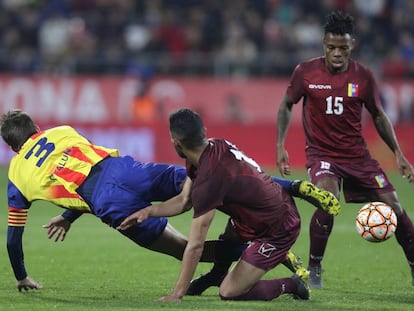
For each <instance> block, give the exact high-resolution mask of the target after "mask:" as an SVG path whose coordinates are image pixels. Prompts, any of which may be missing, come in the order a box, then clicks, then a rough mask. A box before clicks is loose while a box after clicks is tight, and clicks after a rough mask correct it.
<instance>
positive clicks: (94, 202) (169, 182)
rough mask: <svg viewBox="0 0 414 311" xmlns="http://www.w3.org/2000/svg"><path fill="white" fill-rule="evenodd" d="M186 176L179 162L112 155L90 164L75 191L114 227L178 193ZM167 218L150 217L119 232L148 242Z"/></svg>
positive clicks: (140, 242)
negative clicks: (130, 216)
mask: <svg viewBox="0 0 414 311" xmlns="http://www.w3.org/2000/svg"><path fill="white" fill-rule="evenodd" d="M186 176H187V173H186V170H185V168H184V167H182V166H175V165H167V164H157V163H141V162H138V161H135V160H134V159H133V158H132V157H130V156H124V157H113V158H112V157H111V158H106V159H105V160H103V161H101V162H100V163H98V164H96V165H95V166H94V167H93V168H92V171H91V173H90V174H89V176H88V178H87V179H86V181H85V182H84V183H83V184H82V185H81V186H80V187H79V189H78V193H79V195H80V196H81V197H82V198H83V199H84V200H85V201H86V202H87V203H88V204H89V205H90V207H91V209H92V212H93V213H94V214H95V215H96V216H97V217H99V218H100V219H101V220H102V221H103V222H104V223H106V224H108V225H109V226H111V227H113V228H116V227H117V226H118V225H119V224H120V223H121V222H122V221H123V220H124V219H125V218H126V217H128V216H129V215H131V214H132V213H134V212H136V211H138V210H140V209H142V208H145V207H147V206H149V205H151V203H153V202H157V201H165V200H168V199H170V198H172V197H173V196H175V195H177V194H179V193H180V192H181V186H182V183H183V182H184V181H185V178H186ZM167 222H168V221H167V218H165V217H157V218H149V219H147V220H146V221H144V222H142V223H141V224H139V225H135V226H133V227H132V228H130V229H128V230H125V231H121V233H122V234H124V235H126V236H128V237H129V238H130V239H131V240H133V241H134V242H136V243H137V244H139V245H142V246H149V245H151V244H152V243H153V242H154V241H155V240H157V239H158V237H159V236H160V235H161V234H162V232H163V231H164V229H165V227H166V225H167Z"/></svg>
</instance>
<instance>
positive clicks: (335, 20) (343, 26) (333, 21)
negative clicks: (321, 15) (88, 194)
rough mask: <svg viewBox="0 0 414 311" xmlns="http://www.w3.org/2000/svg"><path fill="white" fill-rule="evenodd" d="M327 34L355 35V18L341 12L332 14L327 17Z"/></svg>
mask: <svg viewBox="0 0 414 311" xmlns="http://www.w3.org/2000/svg"><path fill="white" fill-rule="evenodd" d="M324 29H325V34H327V33H331V34H333V35H340V36H343V35H345V34H350V35H353V34H354V18H353V17H352V16H351V15H349V14H346V13H344V12H341V11H334V12H331V13H330V14H329V15H327V16H326V24H325V26H324Z"/></svg>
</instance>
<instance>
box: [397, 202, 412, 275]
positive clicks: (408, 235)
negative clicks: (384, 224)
mask: <svg viewBox="0 0 414 311" xmlns="http://www.w3.org/2000/svg"><path fill="white" fill-rule="evenodd" d="M395 237H396V238H397V241H398V243H399V244H400V245H401V247H402V248H403V250H404V253H405V257H406V258H407V260H408V262H409V263H410V266H411V267H412V268H414V226H413V223H412V221H411V219H410V218H409V217H408V215H407V212H406V211H405V210H403V213H402V214H401V215H400V216H398V223H397V230H396V231H395Z"/></svg>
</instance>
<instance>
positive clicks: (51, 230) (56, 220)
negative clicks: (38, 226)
mask: <svg viewBox="0 0 414 311" xmlns="http://www.w3.org/2000/svg"><path fill="white" fill-rule="evenodd" d="M70 226H71V223H70V221H68V220H66V219H65V218H63V216H62V215H58V216H56V217H53V218H52V219H51V220H50V221H49V223H47V224H46V225H43V228H45V229H47V237H48V239H52V238H53V237H55V242H57V241H59V240H60V241H62V242H63V241H64V240H65V237H66V234H67V233H68V231H69V229H70Z"/></svg>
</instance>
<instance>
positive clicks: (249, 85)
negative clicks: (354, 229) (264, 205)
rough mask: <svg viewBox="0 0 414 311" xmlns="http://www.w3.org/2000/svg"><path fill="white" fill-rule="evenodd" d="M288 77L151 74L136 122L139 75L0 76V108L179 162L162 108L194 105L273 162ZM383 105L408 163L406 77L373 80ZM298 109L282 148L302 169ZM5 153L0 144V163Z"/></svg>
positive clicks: (412, 86) (413, 155) (413, 125)
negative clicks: (143, 116) (149, 114)
mask: <svg viewBox="0 0 414 311" xmlns="http://www.w3.org/2000/svg"><path fill="white" fill-rule="evenodd" d="M287 84H288V79H253V80H252V79H249V80H217V79H212V78H176V77H158V78H156V79H154V80H152V81H151V84H149V87H148V95H149V96H151V97H152V98H153V99H154V102H155V104H156V105H157V107H156V112H157V114H156V116H155V117H154V119H153V120H150V121H148V120H146V121H145V122H144V121H141V120H139V119H137V118H135V117H134V115H133V102H134V98H135V95H136V94H137V92H138V90H140V88H141V87H142V84H141V81H139V80H136V79H134V78H132V77H117V76H107V77H94V76H83V77H61V76H60V77H57V76H17V75H10V76H0V113H3V112H6V111H8V110H10V109H14V108H20V109H23V110H25V111H27V112H28V113H29V114H30V115H31V116H32V117H33V118H34V119H35V120H36V122H37V123H39V125H40V126H41V127H49V126H55V125H61V124H70V125H72V126H74V127H75V128H77V129H78V130H79V131H81V132H82V133H84V134H85V136H87V137H88V138H89V139H91V140H92V141H93V142H95V143H96V144H103V145H106V146H108V147H116V148H119V149H120V151H121V153H123V154H131V155H133V156H134V157H136V158H137V159H139V160H141V161H158V162H168V163H180V162H181V160H180V159H179V158H178V157H177V156H176V155H175V153H174V150H173V148H172V147H171V143H170V138H169V133H168V124H167V120H168V114H169V113H170V112H171V111H173V110H175V109H178V108H181V107H189V108H192V109H195V110H197V111H198V112H199V113H200V114H201V115H202V116H203V118H204V120H205V122H206V124H207V131H208V135H209V136H215V137H224V138H226V139H228V140H230V141H232V142H233V143H235V144H236V145H238V146H239V148H240V149H242V150H244V151H246V153H247V154H248V155H249V156H251V157H253V158H254V159H255V160H256V161H257V162H259V163H260V164H261V165H263V166H272V167H274V166H275V161H276V155H275V144H276V114H277V108H278V104H279V102H280V101H281V99H282V97H283V95H284V92H285V88H286V86H287ZM380 89H381V92H382V95H383V98H384V107H385V109H386V111H387V113H388V115H389V117H390V119H391V120H392V122H393V123H394V124H395V128H396V132H397V136H398V137H399V139H400V143H401V146H402V148H403V150H404V152H405V153H406V155H407V157H408V158H409V160H411V162H414V144H413V143H412V139H411V136H412V133H413V130H414V121H413V120H414V107H413V106H414V81H402V80H392V81H383V82H381V85H380ZM300 119H301V107H300V105H298V106H297V107H294V113H293V119H292V125H291V128H290V130H289V133H288V142H287V148H288V151H289V155H290V161H291V164H292V165H293V166H298V167H301V168H303V167H304V163H305V162H304V138H303V131H302V129H301V123H300ZM366 123H367V125H366V134H367V136H366V137H367V140H368V144H369V145H370V148H371V149H372V151H373V154H374V156H376V157H377V158H378V160H380V162H381V163H384V165H386V166H388V167H391V168H392V167H395V163H394V157H393V155H392V154H391V153H390V152H389V151H387V148H386V146H385V145H384V144H383V143H382V141H381V140H380V139H379V137H378V135H377V134H376V132H375V129H374V128H373V127H372V125H371V123H370V122H369V121H367V122H366ZM11 156H12V152H11V151H10V150H8V148H7V147H6V146H5V145H4V144H1V145H0V165H5V164H7V163H8V160H9V159H10V157H11Z"/></svg>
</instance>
